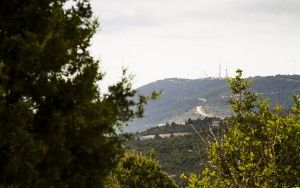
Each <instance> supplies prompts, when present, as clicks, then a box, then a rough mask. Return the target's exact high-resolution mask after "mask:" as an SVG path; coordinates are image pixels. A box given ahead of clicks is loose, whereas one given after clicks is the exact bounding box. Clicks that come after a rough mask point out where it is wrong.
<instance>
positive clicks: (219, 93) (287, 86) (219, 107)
mask: <svg viewBox="0 0 300 188" xmlns="http://www.w3.org/2000/svg"><path fill="white" fill-rule="evenodd" d="M250 79H251V80H253V85H252V87H251V90H252V91H253V92H256V93H258V94H259V95H260V96H261V97H262V98H265V97H269V98H270V103H271V105H273V104H275V103H278V102H279V103H280V104H283V106H285V107H286V106H289V105H291V104H292V98H291V96H292V94H293V93H296V94H300V76H299V75H276V76H267V77H259V76H257V77H253V78H250ZM160 90H161V91H162V94H161V97H160V99H158V100H156V101H151V102H150V103H149V104H148V105H147V106H146V107H145V117H144V118H142V119H138V120H135V121H133V122H132V123H131V124H130V125H129V126H128V127H127V128H126V131H129V132H136V131H142V130H146V129H148V128H151V127H153V126H158V125H162V124H165V123H170V122H173V121H174V122H177V123H183V122H184V121H185V120H187V119H188V118H191V119H197V118H203V117H205V116H216V117H220V118H224V117H226V116H230V115H231V110H230V107H229V105H228V100H229V98H230V97H232V94H231V93H230V92H229V89H228V85H227V82H226V80H225V79H223V78H203V79H180V78H168V79H164V80H158V81H156V82H152V83H149V84H147V85H144V86H142V87H140V88H138V92H139V93H140V94H144V95H149V94H150V93H151V92H152V91H160Z"/></svg>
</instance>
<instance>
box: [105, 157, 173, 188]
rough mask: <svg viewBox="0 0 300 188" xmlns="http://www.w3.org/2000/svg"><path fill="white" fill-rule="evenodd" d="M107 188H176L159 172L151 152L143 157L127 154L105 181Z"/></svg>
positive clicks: (167, 177)
mask: <svg viewBox="0 0 300 188" xmlns="http://www.w3.org/2000/svg"><path fill="white" fill-rule="evenodd" d="M106 187H107V188H143V187H145V188H148V187H161V188H177V187H178V186H177V185H176V183H175V182H174V180H173V179H172V178H171V177H169V176H168V175H167V174H166V173H164V172H162V171H161V167H160V166H159V164H158V161H157V160H156V159H155V156H154V154H153V152H152V153H151V152H150V154H149V155H148V156H144V155H142V154H141V153H138V152H132V153H127V154H126V155H125V156H124V157H123V158H122V159H121V161H120V163H119V164H118V166H117V168H116V169H115V170H114V171H112V173H111V174H110V176H108V179H107V181H106Z"/></svg>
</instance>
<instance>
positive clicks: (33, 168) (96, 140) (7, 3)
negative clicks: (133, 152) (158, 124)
mask: <svg viewBox="0 0 300 188" xmlns="http://www.w3.org/2000/svg"><path fill="white" fill-rule="evenodd" d="M97 27H98V22H97V20H96V19H94V18H93V14H92V10H91V6H90V2H89V0H72V1H69V0H1V1H0V152H1V154H0V187H45V188H46V187H101V185H102V183H103V179H104V177H105V176H106V175H107V174H108V173H109V171H110V170H111V169H112V168H113V167H114V166H115V165H116V164H117V163H118V160H119V159H120V158H121V156H122V154H123V152H124V147H123V142H124V140H126V136H124V135H123V134H119V133H120V129H122V127H124V125H126V122H128V121H130V120H131V119H132V118H134V117H139V116H142V114H143V104H144V103H146V101H147V99H148V98H147V97H143V96H141V97H140V100H139V101H137V102H135V100H132V97H133V96H134V95H135V91H134V90H132V88H131V84H130V80H129V79H128V77H126V76H124V77H123V78H122V80H121V81H120V82H119V83H117V84H115V85H113V86H111V87H110V88H109V92H108V94H106V95H102V94H101V93H100V91H99V87H98V83H99V81H101V79H102V78H103V74H102V73H101V72H100V70H99V67H98V66H99V62H98V61H97V60H95V59H94V58H93V57H92V56H91V55H90V53H89V47H90V40H91V37H92V36H93V34H94V33H95V32H96V30H97Z"/></svg>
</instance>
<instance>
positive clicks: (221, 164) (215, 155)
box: [188, 70, 300, 188]
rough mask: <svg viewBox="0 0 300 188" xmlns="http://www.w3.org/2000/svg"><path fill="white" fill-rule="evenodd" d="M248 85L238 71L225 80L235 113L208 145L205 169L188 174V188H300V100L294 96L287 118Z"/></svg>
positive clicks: (279, 107)
mask: <svg viewBox="0 0 300 188" xmlns="http://www.w3.org/2000/svg"><path fill="white" fill-rule="evenodd" d="M250 85H251V83H250V82H249V81H246V80H244V79H243V78H242V71H241V70H238V71H237V76H236V77H235V78H231V79H229V86H230V89H231V90H232V92H233V94H234V97H233V98H232V99H231V100H230V104H231V107H232V110H233V112H234V113H235V114H234V116H232V117H230V118H229V119H228V120H227V122H226V124H227V126H228V131H227V132H226V133H225V134H224V135H222V136H221V137H216V139H215V140H214V142H213V144H212V145H211V146H210V148H209V150H208V155H209V159H210V160H209V163H208V164H209V166H208V168H207V169H206V170H204V171H203V173H202V175H200V177H197V176H196V175H195V174H192V175H191V176H190V177H189V178H188V181H189V183H188V187H190V188H193V187H299V186H300V99H299V97H297V96H294V101H295V104H294V106H293V107H292V108H291V110H290V113H283V112H282V110H281V106H280V105H276V106H274V107H270V106H269V102H268V100H260V99H258V96H257V95H256V94H254V93H251V92H249V91H248V89H249V87H250Z"/></svg>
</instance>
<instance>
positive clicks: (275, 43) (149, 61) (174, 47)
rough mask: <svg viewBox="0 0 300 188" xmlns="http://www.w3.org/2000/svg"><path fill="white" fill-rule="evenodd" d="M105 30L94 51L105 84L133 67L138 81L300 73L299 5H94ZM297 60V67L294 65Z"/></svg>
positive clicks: (100, 0)
mask: <svg viewBox="0 0 300 188" xmlns="http://www.w3.org/2000/svg"><path fill="white" fill-rule="evenodd" d="M92 4H93V8H94V13H95V15H96V16H98V18H99V20H100V23H101V30H99V32H98V33H97V34H96V36H95V37H94V39H93V46H92V53H93V55H94V56H95V57H96V58H99V59H100V60H101V67H102V70H104V71H105V72H106V80H105V82H104V83H105V84H110V83H112V82H114V81H116V80H117V79H118V78H119V77H120V75H121V69H122V66H123V67H127V68H128V69H129V72H130V73H133V74H135V75H136V78H135V81H134V84H135V86H141V85H143V84H146V83H149V82H152V81H155V80H158V79H163V78H169V77H181V78H199V77H201V70H202V72H203V71H204V70H206V72H207V74H208V75H209V76H217V75H218V69H219V68H218V67H219V62H221V64H222V70H223V73H222V74H223V75H225V69H226V68H227V69H228V72H229V74H230V75H233V73H234V70H235V69H237V68H242V69H243V70H244V72H245V75H246V76H255V75H276V74H293V69H294V68H293V67H294V66H293V64H295V70H296V73H297V74H299V73H300V0H92ZM294 62H295V63H294Z"/></svg>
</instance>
